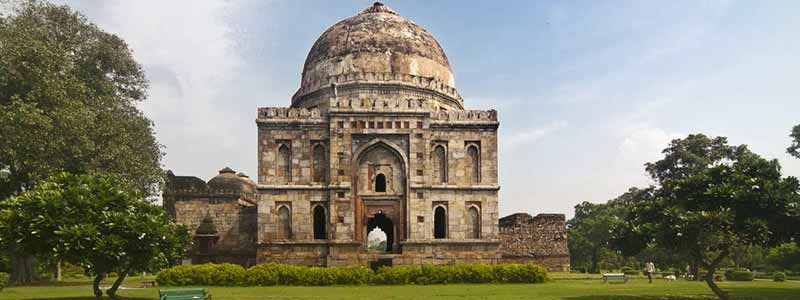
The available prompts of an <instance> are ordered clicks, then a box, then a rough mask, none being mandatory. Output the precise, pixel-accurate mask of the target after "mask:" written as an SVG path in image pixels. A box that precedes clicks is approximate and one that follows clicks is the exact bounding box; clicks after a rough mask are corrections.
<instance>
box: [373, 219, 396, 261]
mask: <svg viewBox="0 0 800 300" xmlns="http://www.w3.org/2000/svg"><path fill="white" fill-rule="evenodd" d="M376 228H377V229H380V231H382V232H383V233H384V234H385V235H386V239H385V247H384V248H383V249H376V250H383V252H386V253H392V251H393V249H395V248H396V247H395V246H394V242H395V239H394V235H395V228H394V222H392V220H391V219H389V217H387V216H386V214H384V213H383V212H378V213H377V214H375V215H374V216H372V217H371V218H369V219H368V220H367V232H368V234H367V235H368V238H370V236H369V235H371V234H370V233H372V232H373V231H374V230H375V229H376ZM369 242H373V241H372V240H370V241H369Z"/></svg>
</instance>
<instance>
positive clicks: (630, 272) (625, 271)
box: [620, 267, 639, 275]
mask: <svg viewBox="0 0 800 300" xmlns="http://www.w3.org/2000/svg"><path fill="white" fill-rule="evenodd" d="M620 272H622V274H625V275H639V271H638V270H636V269H634V268H631V267H622V269H620Z"/></svg>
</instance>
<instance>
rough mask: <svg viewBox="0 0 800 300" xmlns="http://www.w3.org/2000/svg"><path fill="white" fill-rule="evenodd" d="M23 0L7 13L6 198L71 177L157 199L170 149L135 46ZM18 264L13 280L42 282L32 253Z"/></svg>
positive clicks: (0, 30)
mask: <svg viewBox="0 0 800 300" xmlns="http://www.w3.org/2000/svg"><path fill="white" fill-rule="evenodd" d="M13 3H15V4H16V5H15V6H14V9H13V12H12V13H11V14H7V15H2V14H0V57H2V59H0V201H3V200H4V199H6V198H8V197H11V196H14V195H17V194H19V193H21V192H24V191H26V190H29V189H31V188H33V187H34V186H35V184H36V183H37V182H38V181H40V180H43V179H45V178H48V177H49V176H51V175H54V174H57V173H59V172H62V171H63V172H70V173H73V174H89V173H93V172H104V173H110V174H118V175H120V178H123V179H124V180H125V181H126V182H128V183H129V184H131V185H132V186H133V187H135V188H136V189H138V190H140V191H141V192H143V193H146V194H154V193H156V192H157V191H158V190H159V189H160V185H161V183H162V181H163V174H162V170H161V169H160V161H161V158H162V155H163V153H162V152H161V146H160V145H159V144H158V143H157V142H156V139H155V137H154V134H153V126H152V122H151V121H150V120H149V119H147V118H146V117H145V116H144V115H143V114H142V113H141V112H140V111H139V110H138V109H137V108H136V106H135V104H136V103H138V102H140V101H142V100H144V99H145V98H146V90H147V81H146V80H145V77H144V72H143V71H142V68H141V66H140V65H139V64H137V63H136V61H134V59H133V57H132V55H131V51H130V49H128V46H127V45H126V44H125V42H124V41H123V40H122V39H120V38H119V37H117V36H115V35H112V34H108V33H106V32H103V31H102V30H101V29H99V28H98V27H97V26H96V25H94V24H92V23H89V21H87V20H86V18H85V17H83V16H82V15H80V14H78V13H76V12H73V11H72V10H70V9H69V8H68V7H66V6H56V5H53V4H49V3H45V2H38V1H22V2H20V1H16V2H13ZM10 247H11V248H14V247H15V246H14V245H10ZM12 250H13V249H12ZM12 265H13V267H14V274H12V280H13V281H15V282H18V283H27V282H30V281H32V279H33V274H31V272H30V270H31V269H32V262H31V260H30V258H29V257H25V256H20V255H14V256H13V262H12ZM26 270H27V272H26Z"/></svg>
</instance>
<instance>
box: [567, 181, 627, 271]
mask: <svg viewBox="0 0 800 300" xmlns="http://www.w3.org/2000/svg"><path fill="white" fill-rule="evenodd" d="M636 192H638V190H636V189H631V190H630V191H628V192H627V193H625V194H623V195H622V196H620V197H619V198H617V199H614V200H611V201H609V202H608V203H604V204H596V203H591V202H583V203H581V204H578V205H576V206H575V216H574V217H573V218H572V219H570V220H569V221H568V222H567V228H568V233H569V234H568V235H567V236H568V237H569V242H568V245H569V248H570V260H571V264H572V265H573V266H578V265H587V264H588V268H587V269H588V271H589V272H590V273H598V272H600V266H599V263H600V260H601V257H602V256H603V255H604V254H605V252H606V250H609V249H611V248H610V244H609V243H610V242H611V239H612V233H613V231H614V229H615V228H616V227H617V226H619V224H620V223H621V222H622V221H623V218H624V217H625V207H624V206H622V205H620V204H621V203H622V202H623V201H624V199H625V198H626V197H629V195H630V194H632V193H636Z"/></svg>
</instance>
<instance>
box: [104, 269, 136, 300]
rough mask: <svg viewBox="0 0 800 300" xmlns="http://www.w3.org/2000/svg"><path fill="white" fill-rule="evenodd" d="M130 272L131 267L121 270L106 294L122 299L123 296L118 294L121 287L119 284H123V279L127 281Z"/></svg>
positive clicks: (112, 297) (116, 299)
mask: <svg viewBox="0 0 800 300" xmlns="http://www.w3.org/2000/svg"><path fill="white" fill-rule="evenodd" d="M128 272H130V269H126V270H125V271H124V272H120V273H119V277H117V280H114V285H112V286H111V288H109V289H108V290H106V294H108V296H109V297H111V299H114V300H118V299H122V297H120V296H117V289H119V286H120V285H121V284H122V282H123V281H125V277H126V276H128Z"/></svg>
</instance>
